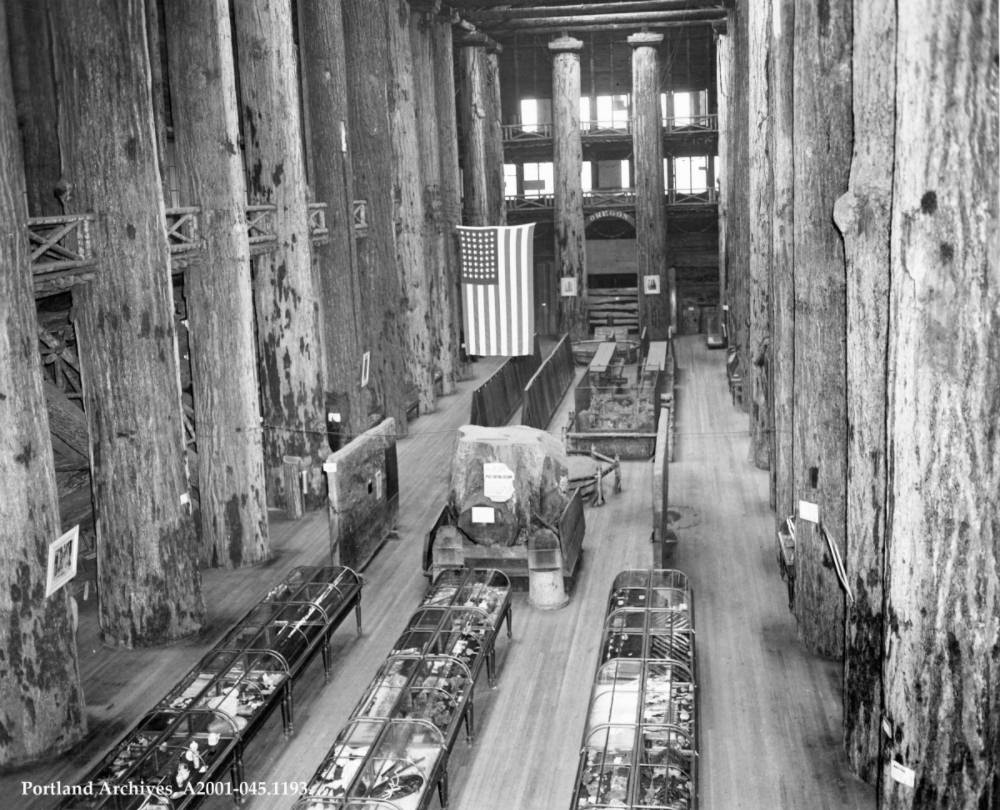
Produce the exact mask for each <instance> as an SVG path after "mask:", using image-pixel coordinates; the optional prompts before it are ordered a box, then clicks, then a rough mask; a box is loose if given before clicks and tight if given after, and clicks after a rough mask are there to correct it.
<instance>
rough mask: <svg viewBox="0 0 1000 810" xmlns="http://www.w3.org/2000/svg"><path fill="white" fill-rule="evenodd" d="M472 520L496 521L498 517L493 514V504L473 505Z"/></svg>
mask: <svg viewBox="0 0 1000 810" xmlns="http://www.w3.org/2000/svg"><path fill="white" fill-rule="evenodd" d="M472 522H473V523H495V522H496V518H495V516H494V514H493V507H492V506H473V507H472Z"/></svg>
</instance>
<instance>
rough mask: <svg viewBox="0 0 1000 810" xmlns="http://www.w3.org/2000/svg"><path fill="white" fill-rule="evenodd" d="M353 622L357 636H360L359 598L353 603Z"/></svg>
mask: <svg viewBox="0 0 1000 810" xmlns="http://www.w3.org/2000/svg"><path fill="white" fill-rule="evenodd" d="M354 621H355V622H356V623H357V625H358V635H359V636H360V635H361V597H358V601H357V602H355V603H354Z"/></svg>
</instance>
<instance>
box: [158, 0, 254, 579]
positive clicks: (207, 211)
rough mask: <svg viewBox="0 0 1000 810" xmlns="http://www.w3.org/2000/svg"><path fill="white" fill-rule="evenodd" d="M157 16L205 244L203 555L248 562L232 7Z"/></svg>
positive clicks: (179, 144) (227, 562) (244, 307)
mask: <svg viewBox="0 0 1000 810" xmlns="http://www.w3.org/2000/svg"><path fill="white" fill-rule="evenodd" d="M164 23H165V26H166V32H167V52H168V54H169V55H170V59H169V70H170V87H171V109H172V111H173V125H174V141H175V144H176V154H177V173H178V178H179V181H180V183H181V188H182V192H181V193H182V194H183V195H184V200H183V202H184V203H185V204H188V205H197V206H199V207H200V208H201V214H200V216H199V223H198V225H199V229H198V231H199V236H200V237H201V245H202V247H201V251H200V253H199V254H198V255H197V257H195V258H194V260H193V261H192V262H191V264H190V265H189V266H188V268H187V270H186V273H185V283H184V293H185V298H186V301H187V314H188V323H189V336H190V348H191V376H192V383H193V389H194V412H195V425H196V426H197V431H198V492H199V495H200V505H201V549H202V562H203V563H206V564H209V565H222V566H226V567H232V566H241V565H252V564H253V563H257V562H260V561H261V560H264V559H267V557H268V553H269V543H268V525H267V496H266V492H265V484H264V480H265V479H264V457H263V447H262V439H261V433H260V427H259V426H260V404H259V400H258V393H257V365H256V357H255V352H254V336H253V287H252V284H251V279H250V242H249V240H248V238H247V220H246V181H245V178H244V175H243V162H242V160H241V158H240V152H239V147H238V143H239V109H238V105H237V99H236V74H235V65H234V64H233V41H232V31H231V29H230V23H229V3H228V2H225V0H214V2H208V1H207V0H167V2H166V3H165V5H164Z"/></svg>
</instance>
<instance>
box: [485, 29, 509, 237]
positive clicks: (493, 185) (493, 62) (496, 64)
mask: <svg viewBox="0 0 1000 810" xmlns="http://www.w3.org/2000/svg"><path fill="white" fill-rule="evenodd" d="M490 45H491V47H489V48H487V49H486V51H485V52H484V53H483V58H484V59H485V66H484V69H483V78H484V80H485V82H486V93H485V98H486V104H487V106H486V109H487V113H486V200H487V203H486V211H487V215H488V216H489V221H490V224H491V225H504V224H505V223H506V222H507V206H506V203H505V201H504V183H503V125H502V121H501V117H502V109H501V104H500V53H501V51H502V48H501V46H500V45H499V44H497V43H495V42H491V43H490Z"/></svg>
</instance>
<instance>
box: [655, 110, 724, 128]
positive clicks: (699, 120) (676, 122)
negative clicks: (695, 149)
mask: <svg viewBox="0 0 1000 810" xmlns="http://www.w3.org/2000/svg"><path fill="white" fill-rule="evenodd" d="M718 129H719V116H718V115H715V114H711V115H674V116H671V117H670V118H664V119H663V131H664V132H717V131H718Z"/></svg>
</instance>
